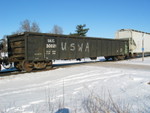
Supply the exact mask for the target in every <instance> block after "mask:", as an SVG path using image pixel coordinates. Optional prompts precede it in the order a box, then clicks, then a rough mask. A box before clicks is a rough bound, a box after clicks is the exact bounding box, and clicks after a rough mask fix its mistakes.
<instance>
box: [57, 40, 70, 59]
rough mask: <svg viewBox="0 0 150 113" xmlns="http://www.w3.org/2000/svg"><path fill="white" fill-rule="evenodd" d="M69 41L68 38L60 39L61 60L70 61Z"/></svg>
mask: <svg viewBox="0 0 150 113" xmlns="http://www.w3.org/2000/svg"><path fill="white" fill-rule="evenodd" d="M67 44H68V40H67V38H63V37H61V38H59V41H58V45H59V59H68V58H69V56H68V55H69V54H68V48H67V47H68V46H67Z"/></svg>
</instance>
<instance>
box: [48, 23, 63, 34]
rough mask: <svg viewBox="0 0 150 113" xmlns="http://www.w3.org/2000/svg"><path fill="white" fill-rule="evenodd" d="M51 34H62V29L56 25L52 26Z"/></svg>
mask: <svg viewBox="0 0 150 113" xmlns="http://www.w3.org/2000/svg"><path fill="white" fill-rule="evenodd" d="M51 33H53V34H63V29H62V28H61V27H59V26H58V25H54V27H53V29H52V32H51Z"/></svg>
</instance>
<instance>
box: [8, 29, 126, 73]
mask: <svg viewBox="0 0 150 113" xmlns="http://www.w3.org/2000/svg"><path fill="white" fill-rule="evenodd" d="M126 55H128V42H127V41H125V40H115V39H104V38H93V37H75V36H68V35H56V34H46V33H32V32H24V33H22V34H16V35H11V36H8V59H9V62H14V65H15V67H16V68H18V69H20V70H25V71H31V70H32V69H33V68H37V69H38V68H45V67H46V66H51V65H52V60H57V59H81V58H86V57H89V58H91V59H95V58H96V57H98V56H105V58H106V59H109V58H113V59H116V58H118V59H122V58H124V56H126Z"/></svg>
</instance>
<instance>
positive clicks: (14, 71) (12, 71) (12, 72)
mask: <svg viewBox="0 0 150 113" xmlns="http://www.w3.org/2000/svg"><path fill="white" fill-rule="evenodd" d="M138 58H141V57H138ZM132 59H135V58H132ZM127 60H128V59H127ZM121 61H122V60H121ZM100 62H115V61H112V60H109V61H106V60H104V61H83V62H75V63H63V64H53V67H52V68H50V67H48V68H46V69H39V70H32V71H31V72H25V71H19V70H17V69H10V70H8V71H7V70H5V71H1V72H0V77H4V76H10V75H18V74H25V73H37V72H44V71H50V70H55V69H58V68H66V67H71V66H76V65H85V64H90V63H100Z"/></svg>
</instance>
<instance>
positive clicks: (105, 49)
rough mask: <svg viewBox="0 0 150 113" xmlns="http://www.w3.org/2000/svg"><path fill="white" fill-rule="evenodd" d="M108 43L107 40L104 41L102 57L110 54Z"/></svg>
mask: <svg viewBox="0 0 150 113" xmlns="http://www.w3.org/2000/svg"><path fill="white" fill-rule="evenodd" d="M107 49H108V43H107V41H106V40H102V56H107V55H108V54H107V52H108V50H107Z"/></svg>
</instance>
